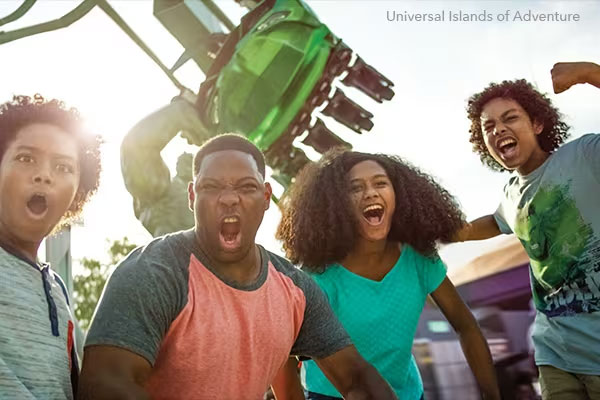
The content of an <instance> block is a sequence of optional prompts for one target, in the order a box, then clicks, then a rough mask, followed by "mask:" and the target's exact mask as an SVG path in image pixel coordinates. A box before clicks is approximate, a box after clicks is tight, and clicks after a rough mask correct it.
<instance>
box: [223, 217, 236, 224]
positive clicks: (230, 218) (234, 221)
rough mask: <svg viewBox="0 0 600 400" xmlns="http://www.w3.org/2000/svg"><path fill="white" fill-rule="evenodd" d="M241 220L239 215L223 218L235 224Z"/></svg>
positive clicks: (227, 222) (228, 222)
mask: <svg viewBox="0 0 600 400" xmlns="http://www.w3.org/2000/svg"><path fill="white" fill-rule="evenodd" d="M238 221H239V218H238V217H227V218H225V219H224V220H223V222H224V223H226V224H233V223H236V222H238Z"/></svg>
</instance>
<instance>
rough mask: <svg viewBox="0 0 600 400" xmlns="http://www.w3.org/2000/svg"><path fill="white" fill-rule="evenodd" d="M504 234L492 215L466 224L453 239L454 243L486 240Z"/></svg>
mask: <svg viewBox="0 0 600 400" xmlns="http://www.w3.org/2000/svg"><path fill="white" fill-rule="evenodd" d="M501 233H502V232H501V231H500V228H499V227H498V223H497V222H496V219H495V218H494V216H493V215H492V214H490V215H486V216H483V217H480V218H477V219H475V220H473V221H471V222H469V223H467V224H465V225H464V226H463V227H462V228H461V229H460V230H459V231H458V232H456V234H455V235H454V237H453V238H452V241H453V242H466V241H468V240H484V239H490V238H493V237H495V236H498V235H500V234H501Z"/></svg>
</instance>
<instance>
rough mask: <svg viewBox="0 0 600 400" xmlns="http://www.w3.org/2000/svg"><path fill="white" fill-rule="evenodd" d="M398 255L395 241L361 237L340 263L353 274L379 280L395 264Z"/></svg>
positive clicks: (398, 251) (398, 247) (398, 250)
mask: <svg viewBox="0 0 600 400" xmlns="http://www.w3.org/2000/svg"><path fill="white" fill-rule="evenodd" d="M399 256H400V246H399V245H398V243H397V242H392V241H389V240H387V239H384V240H379V241H375V242H374V241H369V240H365V239H363V238H361V239H359V240H358V242H357V243H356V245H355V246H354V248H353V249H352V250H351V251H350V253H348V255H347V256H346V257H345V258H344V259H343V260H342V262H341V264H342V265H343V266H344V268H346V269H348V270H350V271H352V272H354V273H355V274H358V275H361V276H363V277H366V278H370V279H376V280H380V279H382V278H383V277H384V276H385V274H387V273H388V272H389V270H390V269H391V268H392V267H393V266H394V265H395V264H396V260H397V259H398V257H399ZM378 278H380V279H378Z"/></svg>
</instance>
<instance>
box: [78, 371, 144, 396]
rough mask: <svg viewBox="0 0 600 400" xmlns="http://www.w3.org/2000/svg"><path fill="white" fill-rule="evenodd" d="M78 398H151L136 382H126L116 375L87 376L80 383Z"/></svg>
mask: <svg viewBox="0 0 600 400" xmlns="http://www.w3.org/2000/svg"><path fill="white" fill-rule="evenodd" d="M77 399H78V400H149V399H150V396H149V395H148V393H147V392H146V391H145V390H144V389H143V388H142V387H141V386H139V385H137V384H136V383H135V382H124V381H123V380H120V379H115V377H109V376H105V377H94V378H91V377H90V378H86V377H85V376H84V375H83V374H82V377H81V382H80V384H79V391H78V395H77Z"/></svg>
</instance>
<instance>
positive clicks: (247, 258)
mask: <svg viewBox="0 0 600 400" xmlns="http://www.w3.org/2000/svg"><path fill="white" fill-rule="evenodd" d="M196 239H197V240H198V244H199V245H200V247H201V248H202V250H203V251H204V254H205V255H206V256H207V257H208V261H209V262H210V267H211V268H212V269H213V270H214V271H215V272H216V273H217V275H218V276H220V277H221V278H223V279H224V280H226V281H228V282H234V283H236V284H238V285H240V286H248V285H251V284H252V283H254V282H256V280H257V279H258V277H259V275H260V271H261V265H262V260H261V255H260V250H259V249H258V246H257V245H256V244H253V245H252V246H251V247H250V249H249V250H248V251H247V252H246V254H244V255H243V256H242V257H241V258H240V259H238V260H235V261H231V262H223V261H219V260H218V259H217V257H214V256H213V255H212V254H211V252H210V251H208V250H207V249H206V247H204V246H203V245H202V244H203V243H206V241H203V240H201V239H200V237H199V236H198V234H196Z"/></svg>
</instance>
